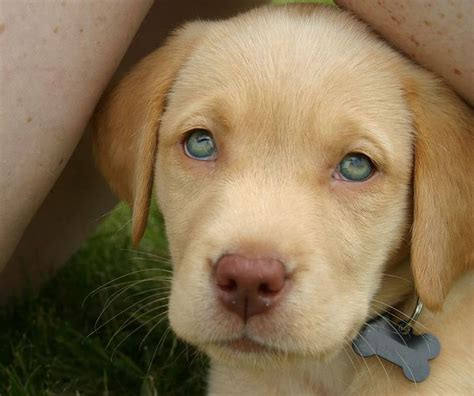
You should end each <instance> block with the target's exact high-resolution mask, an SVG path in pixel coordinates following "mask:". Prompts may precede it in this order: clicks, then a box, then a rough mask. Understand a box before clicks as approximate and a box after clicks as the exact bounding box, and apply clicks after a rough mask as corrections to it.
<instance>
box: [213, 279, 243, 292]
mask: <svg viewBox="0 0 474 396" xmlns="http://www.w3.org/2000/svg"><path fill="white" fill-rule="evenodd" d="M217 285H218V286H219V288H220V289H221V290H222V291H225V292H233V291H236V290H237V288H238V286H237V282H236V281H235V279H226V280H225V281H224V282H220V283H218V284H217Z"/></svg>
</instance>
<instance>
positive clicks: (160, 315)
mask: <svg viewBox="0 0 474 396" xmlns="http://www.w3.org/2000/svg"><path fill="white" fill-rule="evenodd" d="M158 308H160V309H161V308H162V307H158ZM152 311H155V309H151V310H150V311H148V312H146V313H147V314H148V313H150V312H152ZM167 314H168V311H166V312H161V313H159V314H158V315H156V316H154V317H152V318H150V319H148V320H146V321H145V322H143V323H142V324H140V326H138V327H136V328H135V329H134V330H132V331H131V332H130V333H129V334H127V336H125V337H124V338H122V340H120V342H119V343H118V345H117V346H116V347H115V348H114V350H113V352H112V355H111V359H113V357H114V355H115V353H116V352H117V350H118V349H119V348H120V346H121V345H122V344H123V343H124V342H125V341H126V340H127V339H128V338H130V337H131V336H132V335H133V334H135V333H136V332H137V331H138V330H140V329H141V328H143V327H144V326H146V325H147V324H148V323H150V322H152V321H154V320H156V319H158V318H159V317H162V316H163V315H167ZM141 316H143V315H141ZM117 334H118V333H117V332H116V333H115V334H114V336H112V337H115V336H116V335H117ZM112 340H113V338H111V339H110V341H109V342H108V343H107V345H106V346H105V348H108V347H109V346H110V344H111V342H112Z"/></svg>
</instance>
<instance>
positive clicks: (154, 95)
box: [97, 8, 471, 364]
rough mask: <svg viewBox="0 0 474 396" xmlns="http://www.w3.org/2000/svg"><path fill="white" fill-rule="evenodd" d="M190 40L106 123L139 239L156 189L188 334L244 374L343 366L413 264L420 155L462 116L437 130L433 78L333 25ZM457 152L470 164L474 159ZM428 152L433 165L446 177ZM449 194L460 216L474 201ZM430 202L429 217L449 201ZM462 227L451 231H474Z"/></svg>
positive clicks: (102, 151) (149, 64)
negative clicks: (315, 364) (272, 363)
mask: <svg viewBox="0 0 474 396" xmlns="http://www.w3.org/2000/svg"><path fill="white" fill-rule="evenodd" d="M174 40H175V42H174V43H173V42H172V43H171V44H168V47H165V48H164V49H163V50H161V51H162V52H161V53H158V54H157V55H152V56H151V57H150V58H149V59H148V60H145V61H144V62H143V64H142V65H140V66H139V67H138V68H137V70H136V71H135V72H133V73H132V74H131V75H130V76H129V77H128V78H127V79H126V80H125V81H124V82H122V83H121V85H119V87H118V88H117V90H116V91H115V92H114V93H113V94H112V95H111V99H109V102H107V103H106V104H105V106H104V108H103V110H102V112H101V113H99V116H98V123H97V129H98V138H97V139H98V141H97V147H98V154H99V163H100V164H101V166H102V168H103V171H104V173H105V174H106V176H107V177H108V178H109V179H110V180H111V184H112V186H113V187H114V188H115V189H116V190H117V191H118V193H119V194H120V195H121V196H122V197H124V198H125V199H127V200H128V201H129V202H131V203H132V204H133V207H134V215H135V219H134V221H135V225H136V224H138V226H136V227H135V228H136V229H137V227H138V228H139V229H140V228H142V226H143V224H144V222H143V218H144V217H145V216H144V215H143V214H142V213H145V214H146V207H147V200H146V197H147V196H148V192H149V189H150V185H151V184H150V180H149V179H150V178H151V174H152V173H154V184H155V188H156V196H157V199H158V203H159V206H160V208H161V210H162V212H163V215H164V217H165V221H166V229H167V235H168V238H169V243H170V249H171V254H172V258H173V262H174V278H173V286H172V293H171V297H170V310H169V312H170V313H169V315H170V321H171V326H172V327H173V329H174V330H175V332H176V333H177V334H178V336H180V337H182V338H183V339H185V340H186V341H188V342H190V343H192V344H195V345H197V346H198V347H200V348H202V349H203V350H205V351H206V352H207V353H209V354H211V355H212V356H214V357H215V358H218V359H224V360H230V361H234V362H235V361H238V362H240V363H243V364H246V363H250V362H255V360H256V357H257V356H258V357H259V359H263V358H264V357H266V358H268V359H272V358H275V357H276V358H278V357H281V356H293V357H296V358H297V357H303V356H308V355H309V356H313V357H320V356H321V357H322V356H327V355H328V354H330V353H332V352H334V351H335V350H337V349H338V348H340V347H341V346H342V345H344V344H346V343H347V342H349V341H350V340H351V339H352V338H354V337H355V335H356V334H357V330H358V329H360V327H361V326H362V324H363V323H364V321H365V320H366V319H367V317H368V316H370V315H371V312H370V310H369V307H370V304H371V300H372V298H373V297H374V295H375V294H376V293H377V292H378V291H379V289H380V287H381V285H382V280H383V272H384V271H385V270H386V268H387V267H389V266H391V265H393V264H396V261H397V260H396V258H397V257H398V259H400V254H398V252H399V251H400V249H401V247H403V246H404V239H405V238H406V237H407V232H408V228H409V227H410V226H411V225H412V224H411V217H412V215H411V211H412V205H411V200H412V194H411V183H412V175H413V158H414V155H415V145H419V144H420V143H419V141H421V138H420V136H421V137H423V136H424V134H425V133H426V132H425V131H426V130H428V131H429V133H434V131H436V130H437V128H438V127H439V126H440V125H444V124H446V119H445V118H446V117H447V116H446V117H445V118H443V117H444V116H443V115H440V116H439V119H437V120H436V121H434V122H433V125H434V127H431V126H430V127H428V128H425V127H424V125H425V124H427V121H426V120H424V119H423V115H425V114H427V112H426V111H422V112H419V109H418V107H415V105H414V104H413V103H414V97H417V95H418V93H413V92H412V93H410V92H408V91H409V89H408V88H407V76H411V75H414V74H415V68H414V67H412V66H410V65H408V64H407V63H406V62H405V61H404V60H403V59H402V58H401V57H400V56H399V55H398V54H396V53H394V52H393V51H392V50H391V49H389V48H388V47H387V46H385V45H384V44H382V43H381V42H379V41H378V40H377V39H376V38H375V37H373V36H372V35H371V34H370V33H369V32H368V31H367V29H366V28H365V27H364V26H363V25H361V24H359V23H358V22H356V21H354V20H352V18H351V17H349V16H347V15H345V14H343V13H339V12H337V11H334V10H331V9H316V8H275V9H270V8H268V9H261V10H257V11H254V12H251V13H248V14H245V15H242V16H239V17H237V18H234V19H231V20H228V21H223V22H217V23H206V24H202V23H198V24H191V25H189V26H188V27H187V28H185V29H184V30H183V31H181V32H180V33H178V35H177V36H176V37H175V38H174ZM163 59H165V60H163ZM159 73H163V74H165V75H166V76H165V77H161V76H160V75H159ZM416 73H421V72H418V71H417V72H416ZM420 75H422V76H423V77H424V78H426V76H425V75H424V74H420ZM417 78H418V77H417ZM420 78H421V77H420ZM413 80H416V78H415V77H413ZM428 80H429V79H428ZM428 80H427V81H428ZM429 81H431V80H429ZM429 81H428V83H427V84H425V85H426V86H429V85H430V84H431V82H429ZM425 89H426V90H427V89H428V88H425ZM412 91H414V88H413V89H412ZM442 93H443V95H445V96H446V94H445V91H442ZM410 95H411V99H410ZM440 95H441V94H439V95H438V96H437V95H433V98H434V99H433V103H434V101H435V100H437V98H438V97H439V96H440ZM441 96H442V95H441ZM165 98H166V106H165V104H164V102H165ZM452 101H453V99H450V102H446V103H449V106H451V107H453V106H452ZM417 106H418V105H417ZM456 106H457V102H456V103H455V105H454V107H456ZM418 113H420V114H422V115H421V116H419V117H418V116H417V114H418ZM124 114H127V116H126V117H125V115H124ZM453 114H454V110H453ZM417 117H418V118H417ZM458 118H461V117H460V116H458ZM443 123H444V124H443ZM464 124H465V121H464ZM158 130H159V134H158V135H159V136H158V138H157V136H156V132H157V131H158ZM112 131H113V132H112ZM445 135H446V134H445V133H444V132H442V131H441V132H440V136H445ZM460 136H461V135H460ZM433 138H434V139H436V137H433ZM107 139H109V140H107ZM156 140H158V144H157V150H155V148H154V147H155V142H156ZM460 141H461V140H460ZM446 145H450V147H452V150H453V153H456V152H457V153H458V158H459V160H460V161H462V160H463V158H464V157H465V158H466V161H467V155H466V156H464V153H463V148H462V147H461V146H462V144H458V143H456V142H455V144H454V143H452V142H448V143H446V142H445V144H444V146H445V147H446ZM428 146H429V145H428V144H424V145H423V150H425V151H422V150H421V151H420V153H421V154H419V158H421V159H420V160H419V161H425V162H426V161H428V159H426V160H425V159H424V158H425V157H426V158H429V159H432V160H434V161H440V160H441V161H444V159H443V157H442V156H441V155H440V156H438V155H437V154H436V152H435V151H436V150H437V148H436V147H434V148H433V150H435V151H433V152H429V155H427V154H426V152H428V151H429V149H430V147H428ZM440 146H441V145H440ZM456 150H457V151H456ZM155 153H156V154H155ZM433 153H434V154H433ZM441 154H443V153H441ZM416 155H418V152H417V153H416ZM132 164H135V165H134V166H133V165H132ZM446 164H447V165H446V166H447V167H449V166H451V165H449V161H448V162H446ZM153 167H154V172H153ZM418 169H419V171H418V173H420V172H421V171H422V170H423V169H424V168H423V166H422V164H420V165H418ZM415 171H416V170H415ZM120 175H122V176H120ZM435 176H436V175H435ZM441 178H442V177H441ZM432 179H433V178H432V177H431V175H428V176H423V178H422V180H423V181H426V183H436V182H435V181H433V180H432ZM449 183H451V184H452V186H451V187H452V188H451V190H450V191H451V192H447V193H444V192H443V191H441V192H440V195H439V197H440V199H441V200H442V201H448V200H449V199H450V195H449V194H452V193H453V191H455V190H456V189H457V191H458V192H459V191H460V190H461V189H463V188H465V183H464V184H461V183H459V185H458V183H457V181H456V178H455V177H454V178H452V179H450V180H449ZM417 186H420V187H419V191H420V192H417V193H416V194H417V195H416V197H415V206H416V207H417V213H418V212H420V211H423V210H424V208H426V207H428V206H429V204H430V203H431V200H429V199H426V194H427V193H425V192H424V191H429V190H430V188H431V187H430V186H428V187H427V188H425V187H426V186H425V185H424V184H422V182H419V183H418V184H416V185H415V190H416V187H417ZM463 186H464V187H463ZM467 188H468V189H470V188H471V187H469V186H468V187H467ZM453 189H454V190H453ZM443 194H444V195H443ZM460 194H461V195H462V194H464V193H462V192H461V193H460ZM466 195H468V194H466ZM424 202H427V203H426V204H425V203H424ZM466 202H467V201H466ZM466 205H470V204H469V203H466ZM464 210H465V208H464ZM137 213H138V220H137ZM415 215H416V213H415ZM449 216H450V221H449V222H444V221H443V220H442V219H441V220H440V219H437V217H436V215H435V216H434V217H433V219H435V220H436V221H438V222H439V224H440V227H444V225H445V224H448V223H449V224H450V226H453V225H456V224H458V223H459V222H458V221H457V217H456V216H457V215H456V214H453V213H450V214H449ZM458 217H459V218H461V215H459V216H458ZM453 219H455V221H452V220H453ZM415 220H416V221H417V223H416V224H414V225H413V226H414V229H415V232H416V237H415V240H414V244H416V246H417V249H416V251H414V252H413V249H414V248H413V246H412V254H415V255H417V257H418V256H423V255H430V254H431V250H433V249H435V250H436V249H437V248H438V245H437V244H436V243H434V242H432V241H428V242H427V241H426V240H424V239H423V240H421V239H420V238H421V237H418V235H424V234H423V233H422V232H421V233H419V232H418V231H417V230H418V228H420V227H421V228H423V229H424V230H425V229H426V230H428V229H430V227H431V224H425V223H424V222H423V221H421V220H417V219H415ZM435 220H433V221H435ZM459 224H461V223H459ZM459 227H460V229H462V228H463V227H464V229H466V225H465V224H464V223H463V224H461V225H459ZM433 229H434V228H433ZM138 234H139V232H138ZM427 234H428V233H427ZM135 235H137V234H135ZM436 235H437V234H436V233H434V234H432V235H430V236H429V237H433V238H436V237H437V236H436ZM443 235H445V234H443ZM427 237H428V236H427ZM416 238H418V239H416ZM444 247H445V246H444ZM466 249H467V248H466ZM466 249H464V248H462V247H461V248H459V249H458V251H461V253H459V254H460V255H461V254H464V253H463V251H464V250H465V251H466V252H467V250H466ZM453 251H454V250H453ZM450 252H451V250H450ZM434 254H435V255H437V256H440V257H441V256H442V254H441V253H439V252H438V253H436V252H435V253H434ZM443 254H444V251H443ZM450 254H451V253H450ZM466 255H468V252H467V253H466ZM437 256H433V257H437ZM459 257H461V256H459ZM432 260H434V261H436V260H440V259H439V258H433V259H432ZM460 260H461V261H462V260H464V261H465V260H466V259H465V258H464V256H463V257H462V258H460ZM431 265H435V264H431ZM416 268H417V267H414V272H415V275H416V271H417V269H416ZM453 268H454V267H453ZM450 271H451V270H450ZM435 272H436V271H432V273H435ZM425 273H426V272H423V274H425ZM430 274H431V273H430ZM448 275H449V276H448ZM448 275H446V274H444V275H443V281H446V282H447V280H448V279H451V278H454V277H455V276H456V273H454V272H453V274H451V273H449V274H448ZM423 276H425V275H420V276H418V277H415V278H416V279H415V281H416V282H417V286H418V288H419V290H418V291H419V293H420V295H421V296H422V297H423V298H426V299H429V298H431V300H425V301H428V302H430V301H431V303H432V304H431V305H432V306H436V304H439V301H438V300H440V299H442V295H443V293H445V292H446V290H445V289H442V290H441V291H439V295H435V297H430V296H432V294H434V292H433V293H432V294H430V292H427V291H426V290H429V289H430V286H431V284H436V285H438V284H440V282H439V281H438V280H437V279H434V278H433V279H431V278H429V277H427V276H425V278H423ZM430 276H431V275H430ZM450 277H451V278H450ZM430 282H432V283H430ZM446 287H447V286H446ZM431 289H432V290H435V288H431ZM440 296H441V297H440ZM268 359H265V361H266V362H268Z"/></svg>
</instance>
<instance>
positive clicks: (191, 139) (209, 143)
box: [183, 129, 217, 161]
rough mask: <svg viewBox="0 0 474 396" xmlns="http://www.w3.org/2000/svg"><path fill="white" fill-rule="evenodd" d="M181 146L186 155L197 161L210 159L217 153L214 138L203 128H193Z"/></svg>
mask: <svg viewBox="0 0 474 396" xmlns="http://www.w3.org/2000/svg"><path fill="white" fill-rule="evenodd" d="M183 146H184V152H185V153H186V155H187V156H188V157H190V158H193V159H196V160H199V161H212V160H214V159H215V158H216V155H217V149H216V143H215V142H214V138H213V137H212V135H211V133H210V132H209V131H206V130H205V129H195V130H193V131H192V132H191V133H190V134H189V135H188V136H187V137H186V139H185V140H184V144H183Z"/></svg>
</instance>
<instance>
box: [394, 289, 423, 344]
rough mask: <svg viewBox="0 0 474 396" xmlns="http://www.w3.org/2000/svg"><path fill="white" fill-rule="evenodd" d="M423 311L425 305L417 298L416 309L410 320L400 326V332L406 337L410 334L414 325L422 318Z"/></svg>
mask: <svg viewBox="0 0 474 396" xmlns="http://www.w3.org/2000/svg"><path fill="white" fill-rule="evenodd" d="M422 311H423V303H422V302H421V301H420V298H419V297H417V298H416V307H415V309H414V311H413V313H412V314H411V316H410V317H409V318H408V320H404V321H402V322H401V323H400V325H399V326H398V330H400V332H401V333H402V334H405V335H406V334H408V333H409V332H410V331H411V329H412V327H413V324H414V323H415V322H416V321H417V319H418V318H419V317H420V315H421V312H422Z"/></svg>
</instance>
